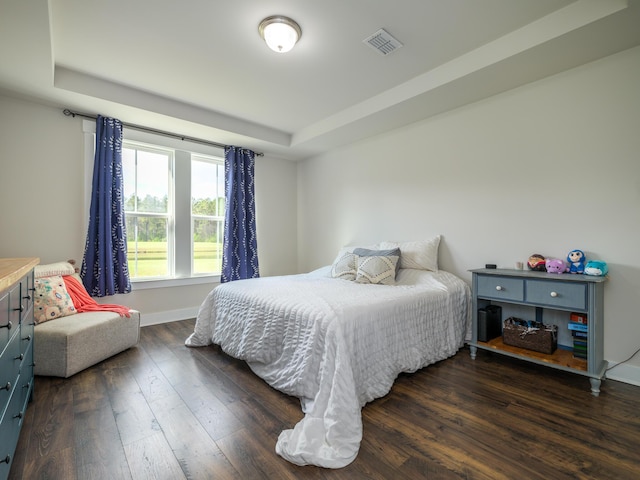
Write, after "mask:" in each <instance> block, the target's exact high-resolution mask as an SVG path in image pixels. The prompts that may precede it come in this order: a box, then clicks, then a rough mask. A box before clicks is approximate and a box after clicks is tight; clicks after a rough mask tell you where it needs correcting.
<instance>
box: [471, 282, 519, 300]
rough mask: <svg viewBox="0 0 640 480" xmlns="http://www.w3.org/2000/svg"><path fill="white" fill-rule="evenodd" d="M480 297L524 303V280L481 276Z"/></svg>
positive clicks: (479, 284) (479, 283)
mask: <svg viewBox="0 0 640 480" xmlns="http://www.w3.org/2000/svg"><path fill="white" fill-rule="evenodd" d="M478 296H479V297H483V298H495V299H497V300H511V301H514V302H522V301H524V280H522V279H519V278H509V277H497V276H479V277H478Z"/></svg>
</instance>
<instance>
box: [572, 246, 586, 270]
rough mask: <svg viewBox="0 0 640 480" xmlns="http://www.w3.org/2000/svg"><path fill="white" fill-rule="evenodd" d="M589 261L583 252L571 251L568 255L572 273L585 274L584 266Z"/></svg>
mask: <svg viewBox="0 0 640 480" xmlns="http://www.w3.org/2000/svg"><path fill="white" fill-rule="evenodd" d="M586 261H587V259H586V257H585V256H584V252H583V251H582V250H571V251H570V252H569V255H567V262H569V271H570V272H571V273H584V264H585V262H586Z"/></svg>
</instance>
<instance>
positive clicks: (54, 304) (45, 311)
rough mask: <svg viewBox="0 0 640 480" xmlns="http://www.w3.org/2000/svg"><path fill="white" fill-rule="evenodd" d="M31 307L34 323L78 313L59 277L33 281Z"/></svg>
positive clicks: (54, 276)
mask: <svg viewBox="0 0 640 480" xmlns="http://www.w3.org/2000/svg"><path fill="white" fill-rule="evenodd" d="M33 305H34V309H33V315H34V317H35V321H36V323H43V322H47V321H49V320H53V319H54V318H60V317H65V316H67V315H73V314H75V313H78V312H77V311H76V308H75V307H74V305H73V301H72V300H71V297H70V296H69V292H67V287H66V286H65V284H64V280H63V279H62V276H61V275H53V276H51V277H42V278H36V279H35V296H34V299H33Z"/></svg>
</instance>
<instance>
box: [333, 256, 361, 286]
mask: <svg viewBox="0 0 640 480" xmlns="http://www.w3.org/2000/svg"><path fill="white" fill-rule="evenodd" d="M357 270H358V256H357V255H354V254H353V253H349V252H345V253H343V252H340V254H338V257H337V258H336V259H335V261H334V262H333V265H331V276H332V277H333V278H341V279H343V280H355V279H356V272H357Z"/></svg>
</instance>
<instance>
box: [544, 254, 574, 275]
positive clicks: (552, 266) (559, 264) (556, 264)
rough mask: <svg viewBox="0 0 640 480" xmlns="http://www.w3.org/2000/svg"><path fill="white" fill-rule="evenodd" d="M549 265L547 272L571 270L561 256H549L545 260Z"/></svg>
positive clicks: (546, 264)
mask: <svg viewBox="0 0 640 480" xmlns="http://www.w3.org/2000/svg"><path fill="white" fill-rule="evenodd" d="M545 266H546V267H547V273H564V272H568V271H569V267H568V266H567V262H565V261H564V260H562V259H560V258H548V259H547V260H546V261H545Z"/></svg>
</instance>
